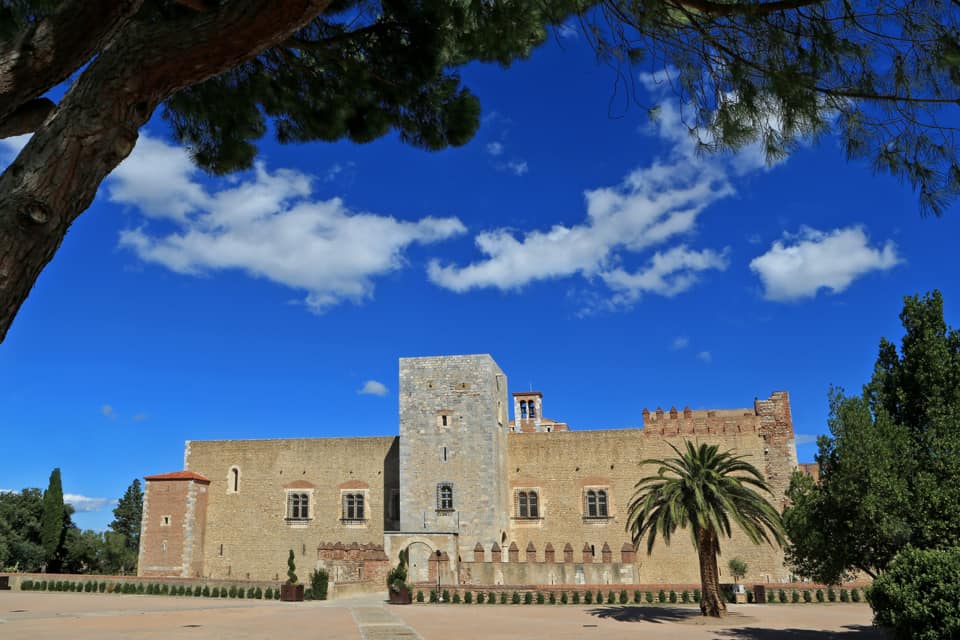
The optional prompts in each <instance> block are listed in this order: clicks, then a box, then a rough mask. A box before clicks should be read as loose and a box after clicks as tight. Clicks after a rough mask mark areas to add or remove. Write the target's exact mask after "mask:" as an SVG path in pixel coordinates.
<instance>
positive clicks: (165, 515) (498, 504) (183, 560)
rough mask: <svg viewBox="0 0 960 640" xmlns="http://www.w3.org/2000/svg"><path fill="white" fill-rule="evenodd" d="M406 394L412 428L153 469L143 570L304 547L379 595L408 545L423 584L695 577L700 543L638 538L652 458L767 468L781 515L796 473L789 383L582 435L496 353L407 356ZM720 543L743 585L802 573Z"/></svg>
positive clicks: (244, 567) (213, 454) (267, 559)
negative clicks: (757, 396) (718, 456)
mask: <svg viewBox="0 0 960 640" xmlns="http://www.w3.org/2000/svg"><path fill="white" fill-rule="evenodd" d="M399 395H400V434H399V436H390V437H365V438H304V439H277V440H223V441H188V442H187V443H186V450H185V452H184V470H183V471H176V472H173V473H166V474H161V475H152V476H147V477H146V493H145V499H144V509H143V525H142V535H141V539H140V562H139V573H140V575H142V576H155V577H185V578H186V577H204V578H210V579H225V578H226V579H230V578H232V579H250V580H273V579H283V578H284V577H285V574H286V563H287V555H288V553H289V550H290V549H292V550H294V552H295V554H296V563H297V567H298V571H299V572H300V575H301V577H305V576H307V575H309V571H310V570H311V569H313V568H314V567H320V566H323V567H326V568H327V569H328V570H329V571H330V576H331V580H333V581H334V582H335V583H338V584H340V585H345V584H349V583H356V584H357V586H358V587H360V586H362V585H369V586H370V587H371V588H372V587H377V588H380V589H383V588H384V576H385V574H386V571H387V570H388V568H389V566H391V565H393V564H396V562H397V557H398V554H399V552H400V551H401V550H403V549H409V553H410V576H409V580H410V582H415V583H416V582H435V581H436V579H437V572H438V571H439V573H440V578H441V580H442V581H443V583H444V584H461V585H500V584H506V585H535V584H537V585H550V584H570V585H575V584H650V583H695V582H699V572H698V564H697V557H696V553H695V552H694V551H693V548H692V546H691V544H690V541H689V538H688V536H686V535H677V536H676V537H675V538H674V539H673V541H672V543H671V544H670V545H669V546H666V545H664V544H662V543H658V545H657V546H656V547H655V549H654V551H653V554H652V555H647V553H646V550H645V547H644V548H641V549H640V550H635V549H634V547H633V545H632V544H631V542H630V536H629V534H628V533H627V532H626V530H625V523H626V511H627V505H628V503H629V501H630V498H631V496H632V494H633V489H634V484H635V483H636V481H637V480H638V479H639V478H640V477H642V476H643V475H646V474H648V473H651V472H652V469H651V468H649V467H648V468H646V469H644V468H642V467H641V466H640V461H641V460H643V459H645V458H659V457H670V456H673V455H675V454H674V452H673V450H672V449H671V448H670V446H669V445H670V444H673V445H675V446H680V445H682V444H683V441H684V440H693V441H696V442H707V443H718V444H720V445H721V446H722V447H724V448H733V449H735V450H736V451H737V453H739V454H743V455H745V456H747V459H748V460H749V461H750V462H751V463H753V464H754V465H755V466H756V467H757V468H759V469H760V470H761V471H762V472H763V473H764V474H765V475H766V478H767V480H768V482H769V483H770V485H771V487H772V488H773V492H774V495H773V496H772V497H771V500H772V501H773V502H774V503H775V504H777V505H782V503H783V501H784V497H783V496H784V492H785V490H786V488H787V485H788V483H789V478H790V474H791V472H792V471H793V470H795V469H796V468H797V454H796V447H795V441H794V433H793V423H792V420H791V416H790V401H789V398H788V395H787V393H786V392H783V391H778V392H774V393H773V394H772V395H770V397H769V398H767V399H763V400H754V401H753V403H752V406H749V407H745V408H742V409H716V410H691V409H690V408H684V409H681V410H678V409H676V408H671V409H669V410H667V411H664V410H662V409H660V408H658V409H656V410H655V411H648V410H646V409H644V410H643V412H642V416H643V426H642V428H630V429H615V430H604V431H575V430H571V429H570V428H569V427H568V426H567V425H566V424H565V423H563V422H557V421H553V420H550V419H548V418H546V417H544V415H543V396H542V394H541V393H539V392H535V391H531V392H518V393H513V394H512V396H511V395H510V394H509V393H508V388H507V377H506V375H505V374H504V373H503V371H501V370H500V367H498V366H497V363H496V362H494V360H493V358H491V357H490V356H489V355H469V356H437V357H423V358H401V359H400V386H399ZM511 398H512V402H510V399H511ZM511 404H512V407H513V415H514V417H515V419H514V420H510V419H509V410H510V405H511ZM721 546H722V549H723V557H724V558H733V557H740V558H742V559H744V560H746V562H747V564H748V566H749V573H748V575H747V576H746V580H747V581H759V582H778V581H785V580H787V579H788V577H789V575H790V574H789V571H788V569H787V568H786V567H785V566H784V558H783V553H782V551H781V550H779V549H776V548H772V547H769V546H755V545H753V544H751V543H750V542H749V541H748V540H747V539H746V537H745V536H742V535H741V534H739V533H737V534H735V536H734V538H733V539H732V540H730V541H725V542H722V543H721ZM438 552H439V553H438ZM724 564H725V563H724V562H721V565H722V566H723V565H724ZM721 580H723V577H721Z"/></svg>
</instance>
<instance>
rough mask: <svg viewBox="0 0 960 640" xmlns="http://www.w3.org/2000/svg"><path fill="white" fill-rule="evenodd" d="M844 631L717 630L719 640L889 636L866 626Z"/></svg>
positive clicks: (846, 639)
mask: <svg viewBox="0 0 960 640" xmlns="http://www.w3.org/2000/svg"><path fill="white" fill-rule="evenodd" d="M843 628H844V631H818V630H816V629H761V628H756V627H740V628H731V629H717V630H716V631H714V633H716V634H717V638H718V640H719V639H730V640H834V639H836V640H886V639H887V638H889V636H888V635H887V634H886V633H885V632H884V631H883V630H882V629H878V628H877V627H871V626H868V625H860V624H851V625H845V626H844V627H843Z"/></svg>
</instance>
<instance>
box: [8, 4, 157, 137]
mask: <svg viewBox="0 0 960 640" xmlns="http://www.w3.org/2000/svg"><path fill="white" fill-rule="evenodd" d="M141 4H142V0H68V1H67V2H64V3H62V5H61V6H60V8H59V9H58V10H57V11H55V12H54V13H52V14H51V15H49V16H46V17H45V18H42V19H41V20H38V21H37V22H35V23H32V24H30V25H28V26H27V27H25V28H23V29H21V30H20V31H19V32H18V33H17V35H16V36H15V37H14V38H12V39H11V40H9V41H7V42H0V127H6V120H7V119H8V118H10V117H11V116H12V115H13V114H14V112H16V111H17V110H18V109H20V108H21V107H23V106H25V105H26V103H28V102H29V101H31V100H33V99H34V98H38V97H40V96H42V95H43V94H44V93H45V92H46V91H48V90H49V89H50V88H51V87H54V86H56V85H57V84H58V83H60V82H62V81H63V80H65V79H66V78H67V77H69V75H70V74H71V73H73V72H74V71H76V70H77V69H79V68H80V67H81V66H83V65H84V64H86V63H87V61H88V60H89V59H90V58H91V56H93V55H94V54H95V53H96V52H97V51H100V50H101V49H102V48H103V47H104V45H105V44H106V43H107V42H109V41H110V40H111V39H112V38H113V37H114V36H115V35H116V33H117V32H118V31H119V30H120V29H121V28H122V27H123V25H124V24H126V23H127V22H128V21H129V19H130V17H131V16H133V15H134V14H135V13H136V12H137V10H139V8H140V5H141ZM10 126H11V127H12V128H16V127H15V126H14V125H10Z"/></svg>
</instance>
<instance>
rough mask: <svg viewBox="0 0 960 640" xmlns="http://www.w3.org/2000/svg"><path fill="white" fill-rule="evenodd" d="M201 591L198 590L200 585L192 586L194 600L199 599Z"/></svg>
mask: <svg viewBox="0 0 960 640" xmlns="http://www.w3.org/2000/svg"><path fill="white" fill-rule="evenodd" d="M201 591H202V589H201V588H200V585H198V584H197V585H194V586H193V597H194V598H199V597H200V596H201V595H202V593H201Z"/></svg>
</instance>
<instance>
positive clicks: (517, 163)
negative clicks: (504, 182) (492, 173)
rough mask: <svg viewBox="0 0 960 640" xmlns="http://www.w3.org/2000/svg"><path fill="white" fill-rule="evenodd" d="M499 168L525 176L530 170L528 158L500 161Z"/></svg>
mask: <svg viewBox="0 0 960 640" xmlns="http://www.w3.org/2000/svg"><path fill="white" fill-rule="evenodd" d="M496 166H497V169H499V170H500V171H506V172H507V173H512V174H513V175H515V176H524V175H526V174H527V172H528V171H529V170H530V167H529V165H527V161H526V160H510V161H508V162H498V163H497V165H496Z"/></svg>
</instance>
